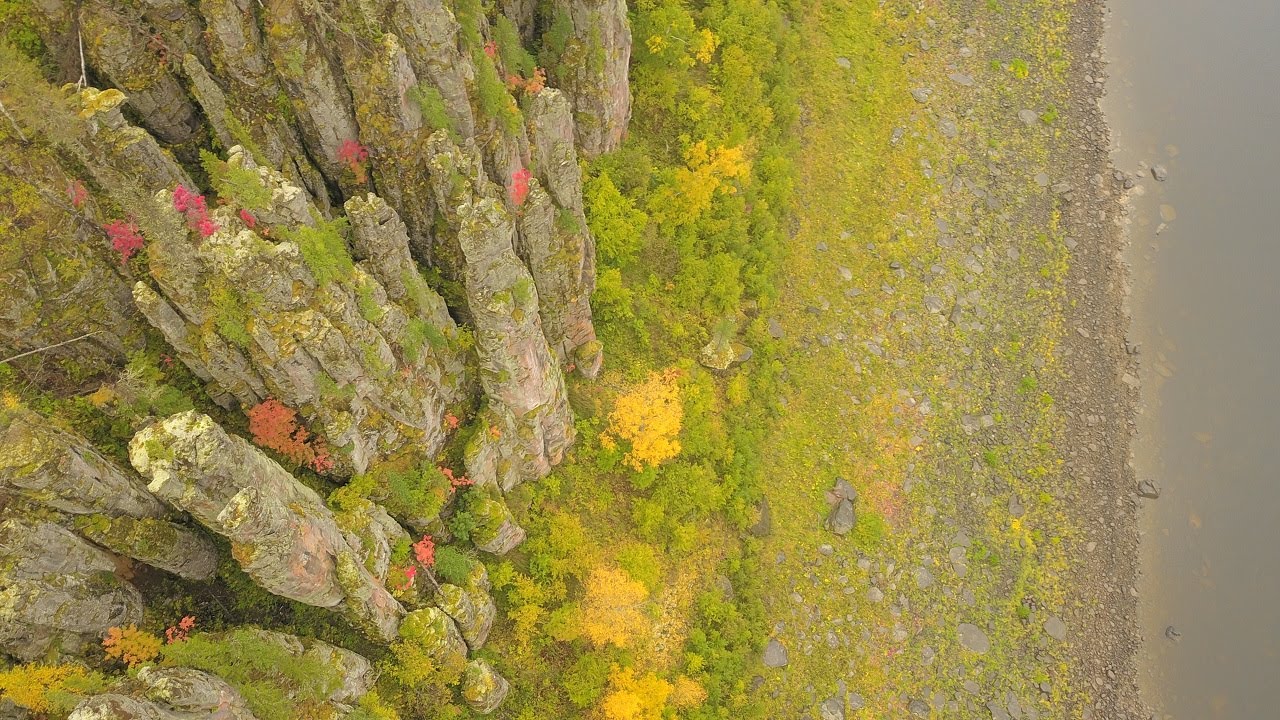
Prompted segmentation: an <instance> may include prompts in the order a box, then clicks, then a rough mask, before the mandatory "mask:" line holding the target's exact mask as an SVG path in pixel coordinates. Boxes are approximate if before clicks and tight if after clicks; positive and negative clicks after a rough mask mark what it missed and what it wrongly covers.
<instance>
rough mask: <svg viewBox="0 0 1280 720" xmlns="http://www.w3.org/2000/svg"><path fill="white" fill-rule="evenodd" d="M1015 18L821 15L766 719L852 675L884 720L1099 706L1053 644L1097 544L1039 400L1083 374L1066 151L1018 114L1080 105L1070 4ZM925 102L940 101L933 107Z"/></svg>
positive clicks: (1049, 407)
mask: <svg viewBox="0 0 1280 720" xmlns="http://www.w3.org/2000/svg"><path fill="white" fill-rule="evenodd" d="M1008 5H1010V6H1011V7H1008V8H1005V7H1003V6H1002V5H1001V4H999V3H994V2H993V3H985V4H977V3H963V2H952V3H926V12H925V14H924V15H923V16H922V15H918V14H914V13H910V12H907V11H905V10H904V11H903V12H901V13H899V12H898V10H899V9H901V8H904V7H905V5H904V4H899V3H887V4H885V5H884V6H883V7H881V6H879V4H877V3H873V2H856V1H855V2H848V1H846V2H840V1H835V2H821V3H817V4H815V5H813V6H811V7H810V8H809V9H807V10H806V11H805V12H804V14H803V21H802V24H801V30H800V32H801V34H802V36H803V42H802V46H803V47H804V48H805V54H804V61H805V63H806V65H807V67H806V68H805V70H804V72H803V73H802V76H804V77H806V78H810V83H809V84H807V85H806V88H805V96H804V98H803V103H804V105H805V107H806V109H807V117H808V123H807V125H806V126H805V128H804V130H803V133H804V139H803V142H802V143H801V145H802V147H803V148H804V150H803V152H802V154H801V159H800V180H799V184H798V189H797V197H798V198H799V208H798V215H799V220H800V232H799V234H798V236H797V237H796V238H795V240H794V242H793V243H792V244H791V246H790V248H789V255H788V259H787V262H786V263H785V266H786V267H787V268H788V271H787V275H788V279H787V286H788V288H790V289H791V292H788V293H786V294H785V295H784V297H785V299H784V302H783V306H782V307H781V308H780V310H779V314H780V316H781V319H782V324H783V326H784V327H785V328H786V329H787V332H788V338H789V340H790V344H791V347H790V352H789V353H787V355H788V358H789V359H788V361H787V368H788V372H789V374H790V381H791V382H790V392H789V394H788V408H789V412H788V413H787V414H786V416H785V419H784V420H783V421H782V424H781V427H779V429H778V431H777V432H776V433H775V434H774V436H773V441H772V443H771V444H770V447H769V449H768V451H767V453H766V456H767V457H768V458H769V460H768V461H767V463H766V464H767V465H768V466H770V467H774V468H777V469H778V475H776V476H775V479H774V482H773V483H771V484H770V486H769V497H770V499H771V500H772V502H773V508H774V512H775V527H776V528H777V532H776V533H775V534H774V536H772V537H771V538H769V539H768V540H767V541H766V542H765V543H764V544H763V547H762V548H760V554H759V563H760V568H761V572H763V573H764V575H765V582H764V583H763V585H764V586H765V587H767V588H770V589H771V590H772V592H771V594H770V596H769V597H768V598H767V599H766V607H767V609H768V611H769V616H770V619H771V621H774V622H778V623H779V624H778V625H776V626H775V627H774V634H775V635H776V636H777V637H778V638H779V639H780V640H781V641H782V642H784V644H786V645H787V646H788V648H789V649H790V657H791V664H790V666H789V667H788V668H786V670H785V671H781V672H780V671H765V672H764V673H763V674H764V675H765V677H766V678H767V683H766V686H765V690H766V691H767V692H765V693H764V694H763V695H762V697H766V698H770V699H769V700H768V701H767V702H769V703H770V704H771V705H772V709H771V710H770V711H769V712H766V715H768V716H771V717H778V716H785V715H786V714H787V713H785V712H783V710H784V709H786V710H799V709H801V708H805V707H813V705H814V704H816V703H817V702H820V701H821V700H823V699H825V698H827V697H830V696H832V695H834V694H836V692H837V687H838V686H837V683H838V681H844V682H846V683H847V684H848V687H849V689H850V691H852V692H856V693H858V694H860V695H861V696H862V697H863V698H864V699H865V701H866V706H867V708H868V710H869V711H870V712H871V716H873V717H903V716H904V715H905V714H906V712H907V709H908V707H909V705H910V703H911V701H913V700H916V701H925V702H927V703H928V704H929V705H931V706H933V709H932V713H933V714H932V716H933V717H948V718H956V717H983V718H986V717H990V716H991V714H990V712H989V711H988V710H987V709H986V707H985V705H986V704H987V703H988V702H995V703H996V704H998V705H1000V706H1002V707H1003V706H1005V705H1006V704H1007V694H1008V693H1013V694H1014V695H1015V696H1016V697H1017V698H1018V699H1019V703H1020V705H1022V707H1024V708H1026V707H1028V706H1030V707H1033V708H1035V709H1037V710H1038V711H1039V712H1040V714H1041V715H1042V716H1046V717H1069V716H1075V715H1077V714H1078V712H1079V709H1078V708H1079V707H1080V702H1081V695H1080V693H1079V692H1078V690H1077V689H1074V688H1071V687H1069V683H1068V677H1067V668H1066V662H1067V655H1066V648H1064V647H1063V646H1062V644H1060V643H1057V642H1055V641H1053V640H1051V639H1050V638H1049V637H1048V636H1047V635H1046V633H1045V632H1044V631H1043V630H1042V623H1043V622H1044V621H1045V620H1046V619H1047V618H1048V617H1049V616H1050V615H1051V614H1054V613H1060V612H1061V609H1062V604H1063V603H1064V601H1065V597H1066V596H1065V588H1064V587H1063V584H1062V582H1061V578H1062V575H1063V574H1064V573H1065V571H1066V564H1067V559H1068V558H1069V557H1071V556H1072V553H1074V552H1076V550H1075V548H1074V546H1075V545H1076V544H1077V542H1076V541H1077V536H1078V532H1077V529H1076V528H1074V527H1073V526H1072V523H1071V521H1070V520H1069V519H1068V517H1067V514H1066V513H1064V512H1063V511H1062V507H1061V502H1062V498H1064V497H1066V496H1067V495H1068V494H1069V493H1070V492H1071V488H1070V487H1069V484H1070V482H1071V481H1070V479H1069V478H1067V477H1065V476H1064V475H1063V473H1061V471H1060V461H1059V457H1058V452H1057V451H1056V450H1055V447H1054V443H1055V441H1057V440H1058V439H1059V433H1060V430H1061V427H1062V418H1061V417H1060V416H1059V413H1058V412H1057V411H1056V410H1055V407H1054V402H1053V398H1052V397H1050V396H1049V395H1048V394H1046V393H1045V392H1043V391H1042V390H1041V388H1043V387H1049V386H1051V385H1052V384H1053V382H1054V380H1055V379H1056V378H1057V377H1058V375H1059V370H1058V368H1056V366H1055V349H1056V347H1057V345H1058V343H1059V337H1060V334H1061V328H1062V326H1063V313H1064V309H1063V306H1062V298H1063V297H1064V289H1063V279H1064V277H1065V271H1066V267H1067V261H1068V249H1067V245H1066V244H1065V240H1064V237H1063V233H1062V230H1061V228H1060V227H1059V224H1058V210H1057V204H1058V202H1060V200H1059V199H1057V198H1056V197H1055V196H1054V194H1053V193H1052V191H1050V190H1049V189H1046V188H1042V187H1041V186H1040V185H1039V184H1037V183H1036V182H1035V180H1034V177H1035V175H1036V174H1037V173H1040V172H1046V173H1048V174H1049V175H1050V176H1051V177H1052V175H1053V169H1052V167H1051V165H1052V163H1051V162H1050V160H1051V158H1052V157H1053V153H1054V152H1058V151H1060V150H1061V149H1060V148H1058V147H1056V146H1055V144H1054V137H1055V135H1056V132H1055V131H1054V130H1053V128H1052V125H1046V123H1045V122H1044V121H1043V120H1038V121H1037V122H1036V123H1035V124H1034V125H1033V126H1032V127H1027V126H1024V125H1023V123H1022V122H1020V121H1019V119H1018V117H1017V112H1018V110H1019V109H1022V108H1030V109H1033V110H1035V111H1036V112H1037V113H1041V112H1044V111H1046V110H1048V108H1049V106H1051V105H1052V104H1053V103H1054V102H1062V99H1063V93H1064V91H1065V89H1064V86H1063V84H1062V80H1063V78H1064V73H1065V72H1066V70H1067V68H1068V65H1067V63H1066V58H1065V46H1064V42H1065V39H1064V37H1063V35H1062V31H1063V29H1064V27H1065V22H1066V20H1067V13H1068V12H1069V11H1070V3H1069V2H1066V1H1065V0H1064V1H1057V0H1035V1H1034V2H1024V3H1008ZM926 18H928V19H929V20H932V22H931V23H930V22H927V21H926ZM921 39H924V40H925V42H924V43H921ZM925 47H928V48H929V49H928V50H927V51H926V50H924V49H923V48H925ZM961 47H967V48H969V49H970V50H971V51H972V52H971V53H964V52H962V51H961ZM966 54H968V57H966ZM838 57H843V58H848V59H849V60H850V61H851V68H850V69H849V70H844V69H842V68H841V67H840V66H839V65H838V64H837V58H838ZM1024 63H1025V65H1024ZM1024 70H1025V71H1024ZM953 73H964V74H968V75H970V76H972V77H974V78H975V79H976V83H975V84H974V85H972V86H968V85H964V84H961V83H957V82H955V81H954V80H952V79H950V78H949V77H948V76H949V75H951V74H953ZM913 88H929V89H931V90H933V94H932V96H931V97H930V98H929V100H928V101H927V102H926V103H917V102H916V101H915V100H914V99H913V98H912V96H911V94H910V90H911V89H913ZM1045 117H1046V119H1048V120H1050V121H1052V120H1053V119H1054V118H1053V115H1052V113H1049V114H1046V116H1045ZM940 121H941V122H940ZM945 121H950V122H955V123H956V128H957V130H958V134H957V136H956V137H954V138H949V137H947V134H948V133H944V132H943V131H942V127H941V126H942V122H945ZM895 128H902V129H903V133H902V137H901V139H900V141H899V142H898V143H897V144H896V145H895V144H893V143H891V141H890V140H891V137H892V136H893V134H894V130H895ZM1053 181H1054V182H1056V179H1054V180H1053ZM970 184H971V185H970ZM972 188H977V189H978V191H977V192H974V190H973V189H972ZM988 198H990V199H991V201H990V202H989V201H988ZM943 228H945V230H944V229H943ZM942 235H949V236H952V237H953V238H954V242H953V243H951V247H943V246H942V245H941V244H940V243H939V242H938V239H939V236H942ZM819 243H825V244H826V246H827V247H828V249H827V250H826V251H819V250H818V249H817V248H818V247H819ZM975 261H976V262H975ZM979 265H980V266H982V269H981V271H980V272H975V270H976V269H977V268H978V266H979ZM838 266H844V267H847V268H850V269H851V270H852V275H853V280H852V282H847V283H846V282H843V281H842V279H841V277H840V275H839V274H838ZM896 267H900V268H901V271H895V268H896ZM847 288H857V289H858V290H861V291H862V293H861V294H858V295H856V296H853V297H850V296H849V295H847V294H846V292H845V291H846V289H847ZM926 295H934V296H937V297H939V298H940V299H941V300H942V303H943V309H942V311H941V312H939V313H931V312H929V310H927V309H926V307H925V300H924V298H925V296H926ZM957 302H959V313H958V314H955V313H953V308H955V307H957ZM815 308H816V309H817V311H816V312H815V311H814V310H815ZM948 316H951V318H952V319H954V320H957V321H958V322H952V321H950V320H949V319H948ZM837 333H843V334H844V335H845V336H847V339H846V340H843V341H841V340H840V339H839V338H838V336H837ZM822 335H826V336H828V337H829V338H831V343H830V346H829V347H824V346H823V345H822V343H820V342H816V341H815V340H816V339H817V338H819V337H820V336H822ZM926 399H927V400H928V403H929V411H928V412H925V411H924V410H923V409H922V407H921V405H922V403H923V402H924V401H925V400H926ZM965 415H969V416H973V417H971V418H970V419H969V423H970V424H971V425H972V424H975V422H976V425H977V427H976V429H973V430H972V431H969V430H966V429H965V428H964V425H965V422H964V420H963V418H962V416H965ZM984 415H985V416H989V418H988V419H987V423H989V424H990V425H991V426H990V427H989V428H984V427H982V425H984V424H985V423H984V422H983V420H982V416H984ZM835 476H843V477H846V478H848V479H849V480H850V481H851V482H852V483H853V484H854V486H855V487H856V488H858V490H859V492H860V493H861V498H860V500H859V509H860V510H861V512H862V515H861V517H860V521H859V523H860V527H859V528H857V529H856V530H855V532H854V533H853V535H852V540H850V539H837V538H835V537H834V536H832V535H831V534H829V533H825V532H823V531H822V530H821V529H820V527H819V518H820V517H821V514H822V513H823V512H824V511H825V502H824V500H823V491H824V490H825V489H826V488H828V487H829V486H830V484H831V482H832V479H833V477H835ZM1018 506H1021V510H1019V507H1018ZM880 521H883V522H882V523H881V522H880ZM881 524H883V527H884V530H885V531H884V532H883V533H881V532H879V530H880V526H881ZM878 536H879V537H880V539H879V540H877V539H876V538H877V537H878ZM825 543H830V544H832V545H834V546H835V553H834V555H832V556H831V557H827V556H824V555H823V554H822V553H821V552H820V551H819V546H820V545H822V544H825ZM966 545H967V548H966ZM953 548H964V549H962V550H959V551H956V552H957V553H958V554H960V555H961V556H962V558H963V560H962V562H963V563H964V564H965V565H967V573H966V574H965V576H964V577H961V576H960V575H959V574H958V573H957V571H956V569H955V567H954V565H953V562H952V560H951V557H950V555H951V554H952V549H953ZM917 568H925V569H927V570H928V573H929V575H930V576H931V577H932V578H933V582H932V584H931V585H928V587H921V584H920V583H918V582H917V574H918V570H917ZM873 587H874V588H878V590H879V591H880V592H882V593H883V600H882V601H880V602H874V601H873V600H872V599H871V598H870V597H869V594H871V593H873V591H872V590H871V588H873ZM961 622H969V623H974V624H976V625H978V626H980V627H982V628H984V629H985V630H986V633H987V635H988V636H989V638H990V641H991V650H990V651H989V652H988V653H986V654H985V655H981V656H979V655H977V654H974V653H971V652H968V651H966V650H965V649H963V648H962V647H961V646H960V644H959V642H958V638H957V630H956V628H957V625H958V624H959V623H961ZM830 641H834V645H835V647H830V646H829V645H828V642H830ZM966 681H973V682H976V683H977V686H978V688H980V690H979V692H978V693H977V694H976V695H975V694H970V693H968V692H965V691H964V690H963V687H964V684H965V682H966ZM971 687H972V686H971ZM916 710H917V712H918V711H920V710H921V707H920V706H919V705H917V706H916Z"/></svg>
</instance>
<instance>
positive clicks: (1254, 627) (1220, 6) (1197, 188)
mask: <svg viewBox="0 0 1280 720" xmlns="http://www.w3.org/2000/svg"><path fill="white" fill-rule="evenodd" d="M1109 5H1110V7H1111V27H1110V28H1109V30H1108V34H1107V52H1108V56H1109V59H1110V61H1111V77H1110V79H1109V81H1108V95H1109V97H1108V100H1107V103H1106V106H1105V107H1106V110H1107V116H1108V120H1109V122H1110V124H1111V127H1112V133H1113V135H1114V136H1115V139H1116V141H1117V145H1118V150H1117V151H1116V154H1115V156H1114V157H1115V161H1116V166H1117V167H1118V168H1120V169H1123V170H1125V171H1128V172H1135V171H1137V170H1138V169H1139V163H1140V162H1142V161H1146V162H1147V163H1149V164H1160V165H1164V166H1165V167H1166V168H1167V169H1168V179H1167V180H1166V181H1165V182H1163V183H1161V182H1156V181H1155V180H1154V179H1153V178H1152V176H1151V173H1150V172H1147V173H1146V175H1145V177H1144V178H1142V179H1141V180H1140V184H1141V185H1142V186H1143V189H1144V190H1145V194H1144V195H1142V196H1138V197H1135V198H1134V207H1133V212H1132V213H1131V216H1130V217H1131V220H1132V222H1133V224H1132V227H1131V237H1132V243H1133V245H1132V250H1131V254H1130V258H1129V259H1130V262H1131V263H1132V269H1133V280H1134V296H1133V308H1132V309H1133V318H1134V319H1133V328H1132V330H1131V336H1132V338H1133V340H1135V341H1137V342H1140V343H1141V350H1140V356H1139V357H1140V360H1141V364H1142V378H1141V379H1142V382H1143V393H1142V395H1143V408H1144V413H1143V415H1142V417H1141V418H1140V421H1139V436H1138V438H1137V442H1136V446H1135V459H1136V466H1137V471H1138V476H1139V478H1140V479H1141V478H1149V479H1152V480H1154V481H1156V482H1157V483H1158V484H1159V485H1160V487H1161V490H1162V494H1161V496H1160V498H1159V499H1157V500H1145V499H1144V500H1141V501H1140V502H1142V503H1143V504H1144V505H1145V506H1146V508H1145V510H1144V512H1143V520H1144V530H1145V531H1146V535H1145V537H1144V543H1143V573H1144V577H1143V580H1142V584H1141V586H1140V591H1141V592H1142V607H1143V610H1142V616H1141V620H1140V621H1141V631H1142V635H1143V639H1144V663H1143V664H1144V669H1145V670H1146V672H1145V673H1144V678H1143V683H1144V685H1145V687H1144V688H1143V689H1144V694H1145V696H1146V699H1147V700H1148V701H1149V702H1151V703H1152V704H1153V705H1154V706H1155V707H1157V708H1162V709H1163V711H1164V713H1166V716H1167V717H1171V718H1178V719H1179V720H1184V719H1185V720H1201V719H1206V720H1216V719H1219V718H1223V719H1229V720H1262V719H1264V718H1280V699H1278V698H1280V230H1278V228H1280V224H1278V223H1277V219H1278V218H1280V183H1278V182H1277V181H1278V180H1280V39H1278V38H1280V3H1277V2H1276V0H1225V1H1223V2H1205V0H1112V1H1111V2H1110V3H1109ZM1162 224H1163V225H1164V227H1161V225H1162ZM1170 625H1172V626H1173V627H1174V629H1175V630H1176V633H1180V636H1175V638H1174V639H1170V638H1168V637H1166V628H1167V627H1168V626H1170ZM1157 717H1160V715H1157Z"/></svg>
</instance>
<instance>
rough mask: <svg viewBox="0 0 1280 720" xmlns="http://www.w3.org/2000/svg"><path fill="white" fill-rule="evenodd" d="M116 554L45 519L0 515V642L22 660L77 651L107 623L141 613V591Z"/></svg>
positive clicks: (132, 619)
mask: <svg viewBox="0 0 1280 720" xmlns="http://www.w3.org/2000/svg"><path fill="white" fill-rule="evenodd" d="M115 572H116V562H115V559H114V558H113V557H112V556H111V555H110V554H109V553H107V552H105V551H103V550H100V549H98V548H96V547H94V546H93V545H90V544H89V543H87V542H85V541H84V540H81V539H80V538H79V537H77V536H76V535H75V534H73V533H72V532H70V531H69V530H66V529H65V528H62V527H59V526H57V525H55V524H53V523H51V522H46V521H41V520H30V519H19V518H10V519H7V520H4V521H3V522H0V649H2V650H3V651H4V652H6V653H9V654H10V655H13V656H15V657H17V658H19V659H22V660H27V661H30V660H36V659H38V658H41V657H44V656H46V655H47V654H49V653H53V654H55V655H57V654H67V655H75V654H79V653H81V652H84V651H86V650H88V649H90V648H94V647H97V646H98V643H99V642H100V641H101V639H102V636H103V635H104V634H106V631H107V628H111V627H120V626H126V625H130V624H136V623H138V622H140V621H141V620H142V596H141V594H140V593H139V592H138V591H137V589H135V588H134V587H133V586H132V585H130V584H129V583H127V582H125V581H124V580H121V579H120V578H119V577H117V576H116V574H115Z"/></svg>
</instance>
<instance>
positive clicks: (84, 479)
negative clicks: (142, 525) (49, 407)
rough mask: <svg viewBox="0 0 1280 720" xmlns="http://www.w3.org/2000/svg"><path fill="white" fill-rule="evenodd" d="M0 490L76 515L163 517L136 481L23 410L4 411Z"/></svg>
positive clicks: (81, 441)
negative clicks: (99, 514)
mask: <svg viewBox="0 0 1280 720" xmlns="http://www.w3.org/2000/svg"><path fill="white" fill-rule="evenodd" d="M0 488H3V490H4V491H5V492H16V493H18V494H20V495H23V496H25V497H27V498H29V499H31V500H34V501H36V502H38V503H40V504H42V505H47V506H49V507H51V508H53V509H55V510H59V511H62V512H65V513H70V514H73V515H87V514H91V513H102V514H106V515H113V516H114V515H130V516H133V517H139V518H142V517H159V516H161V515H163V514H164V513H165V508H164V505H163V504H161V503H160V501H159V500H157V499H156V498H155V496H153V495H152V494H151V493H149V492H147V488H146V486H145V485H143V484H142V481H141V480H139V479H138V478H137V477H136V476H134V475H132V474H125V471H124V470H122V469H121V468H119V467H116V465H115V463H113V462H111V461H110V460H108V459H106V458H105V457H103V456H102V454H101V453H99V452H98V451H97V450H95V449H94V448H93V446H92V445H90V444H89V443H88V441H86V440H84V439H83V438H80V437H77V436H75V435H72V434H71V433H69V432H66V431H65V430H62V429H61V428H58V427H57V426H55V425H53V424H52V423H50V422H49V421H48V420H45V419H44V418H42V417H40V416H39V415H37V414H36V413H34V412H32V411H30V410H26V409H22V408H15V409H11V410H2V411H0Z"/></svg>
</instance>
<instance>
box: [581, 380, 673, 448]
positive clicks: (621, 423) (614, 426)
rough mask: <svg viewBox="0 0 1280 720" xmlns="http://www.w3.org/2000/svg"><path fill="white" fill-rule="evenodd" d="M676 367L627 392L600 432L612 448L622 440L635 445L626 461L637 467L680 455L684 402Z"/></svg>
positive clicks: (605, 443)
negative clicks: (681, 398)
mask: <svg viewBox="0 0 1280 720" xmlns="http://www.w3.org/2000/svg"><path fill="white" fill-rule="evenodd" d="M679 377H680V371H679V370H676V369H674V368H671V369H668V370H666V371H663V372H660V373H653V374H652V375H650V376H649V378H648V379H647V380H645V381H644V382H642V383H640V384H639V385H637V386H635V387H634V388H632V389H631V390H630V391H628V392H626V393H623V394H622V395H620V396H619V397H618V400H617V402H615V403H614V406H613V412H611V413H609V427H608V429H606V430H605V431H604V432H603V433H601V435H600V442H601V443H602V444H603V445H604V446H605V447H608V448H612V447H615V446H616V443H617V441H618V440H624V441H626V442H628V443H630V444H631V449H630V450H629V451H628V452H627V456H626V458H625V462H626V463H627V465H629V466H631V467H632V468H633V469H635V470H643V469H645V467H651V466H654V465H658V464H659V463H662V462H664V461H666V460H670V459H671V458H673V457H675V456H676V455H679V454H680V441H679V440H678V439H677V436H678V435H679V434H680V424H681V423H682V422H683V421H684V403H682V402H681V400H680V386H679V384H678V383H677V380H678V379H679Z"/></svg>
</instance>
